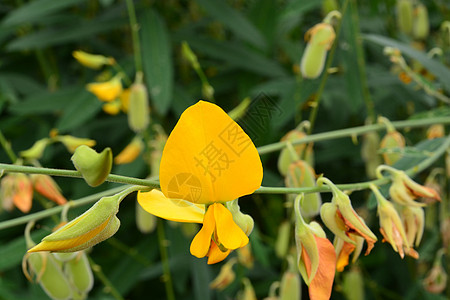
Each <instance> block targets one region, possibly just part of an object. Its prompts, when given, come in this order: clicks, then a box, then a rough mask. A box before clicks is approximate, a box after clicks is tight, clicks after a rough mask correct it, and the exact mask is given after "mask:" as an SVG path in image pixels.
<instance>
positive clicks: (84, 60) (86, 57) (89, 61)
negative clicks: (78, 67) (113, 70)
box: [72, 50, 116, 69]
mask: <svg viewBox="0 0 450 300" xmlns="http://www.w3.org/2000/svg"><path fill="white" fill-rule="evenodd" d="M72 56H73V57H74V58H75V59H76V60H77V61H78V62H79V63H80V64H82V65H83V66H85V67H88V68H91V69H100V68H101V67H103V66H104V65H113V64H114V63H115V62H116V61H115V60H114V58H112V57H106V56H103V55H98V54H90V53H86V52H84V51H80V50H77V51H73V52H72Z"/></svg>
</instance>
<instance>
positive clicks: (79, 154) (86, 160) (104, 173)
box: [71, 145, 113, 186]
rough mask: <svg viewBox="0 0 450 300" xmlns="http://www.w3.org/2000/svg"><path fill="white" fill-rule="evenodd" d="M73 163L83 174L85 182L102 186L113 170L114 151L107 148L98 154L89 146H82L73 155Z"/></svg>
mask: <svg viewBox="0 0 450 300" xmlns="http://www.w3.org/2000/svg"><path fill="white" fill-rule="evenodd" d="M71 159H72V162H73V164H74V165H75V168H76V169H77V170H78V171H80V172H81V175H82V176H83V178H84V180H85V181H86V182H87V184H89V185H90V186H98V185H100V184H102V183H103V182H104V181H105V180H106V178H107V177H108V175H109V173H110V172H111V168H112V162H113V158H112V151H111V149H110V148H105V149H104V150H103V151H102V152H101V153H97V152H96V151H95V150H94V149H91V148H89V147H88V146H85V145H81V146H80V147H78V148H77V149H76V150H75V153H74V154H73V155H72V158H71Z"/></svg>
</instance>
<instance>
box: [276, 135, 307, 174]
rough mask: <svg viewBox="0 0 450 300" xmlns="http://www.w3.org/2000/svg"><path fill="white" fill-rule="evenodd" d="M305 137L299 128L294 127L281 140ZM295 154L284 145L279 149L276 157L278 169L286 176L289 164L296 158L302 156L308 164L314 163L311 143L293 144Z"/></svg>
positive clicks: (288, 140)
mask: <svg viewBox="0 0 450 300" xmlns="http://www.w3.org/2000/svg"><path fill="white" fill-rule="evenodd" d="M304 137H306V134H305V133H304V132H303V131H301V130H299V129H294V130H291V131H289V132H288V133H287V134H286V135H285V136H284V137H283V138H282V139H281V141H287V142H291V141H293V140H299V139H302V138H304ZM293 148H294V150H295V153H296V155H293V153H291V151H290V149H289V148H288V147H285V148H283V149H282V150H281V152H280V156H279V157H278V171H279V172H280V173H281V174H282V175H283V176H286V174H287V172H288V169H289V166H290V165H291V164H292V163H293V162H294V161H296V160H297V158H299V159H301V158H304V159H305V160H306V161H307V162H308V163H309V165H310V166H312V165H314V153H313V143H308V145H306V144H299V145H294V146H293ZM294 156H297V157H294Z"/></svg>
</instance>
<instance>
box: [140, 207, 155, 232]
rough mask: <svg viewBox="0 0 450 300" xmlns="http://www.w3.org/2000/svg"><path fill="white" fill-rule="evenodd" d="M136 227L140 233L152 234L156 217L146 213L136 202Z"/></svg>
mask: <svg viewBox="0 0 450 300" xmlns="http://www.w3.org/2000/svg"><path fill="white" fill-rule="evenodd" d="M136 226H137V228H138V229H139V231H140V232H142V233H150V232H153V231H154V230H155V228H156V217H155V216H154V215H152V214H151V213H149V212H147V211H146V210H144V209H143V208H142V206H140V205H139V203H138V202H136Z"/></svg>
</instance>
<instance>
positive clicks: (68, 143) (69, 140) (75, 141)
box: [53, 135, 97, 153]
mask: <svg viewBox="0 0 450 300" xmlns="http://www.w3.org/2000/svg"><path fill="white" fill-rule="evenodd" d="M53 139H54V140H56V141H58V142H61V143H63V145H64V146H65V147H66V149H67V151H69V152H70V153H74V152H75V150H76V149H77V148H78V147H79V146H81V145H86V146H88V147H94V146H95V144H96V143H97V142H96V141H94V140H91V139H85V138H78V137H75V136H71V135H56V136H55V137H53Z"/></svg>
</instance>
